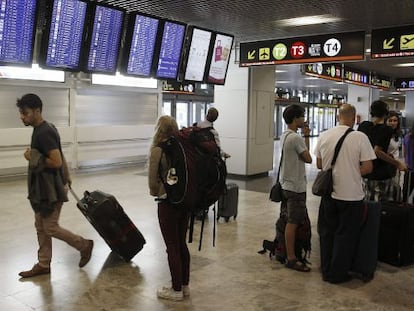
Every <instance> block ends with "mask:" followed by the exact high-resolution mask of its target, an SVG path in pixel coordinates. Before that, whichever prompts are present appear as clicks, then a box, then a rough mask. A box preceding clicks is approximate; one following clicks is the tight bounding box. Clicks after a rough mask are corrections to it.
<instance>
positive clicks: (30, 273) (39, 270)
mask: <svg viewBox="0 0 414 311" xmlns="http://www.w3.org/2000/svg"><path fill="white" fill-rule="evenodd" d="M49 273H50V268H44V267H42V266H40V265H39V264H38V263H37V264H35V265H34V266H33V268H32V269H31V270H27V271H22V272H20V273H19V275H20V276H21V277H22V278H31V277H34V276H38V275H42V274H49Z"/></svg>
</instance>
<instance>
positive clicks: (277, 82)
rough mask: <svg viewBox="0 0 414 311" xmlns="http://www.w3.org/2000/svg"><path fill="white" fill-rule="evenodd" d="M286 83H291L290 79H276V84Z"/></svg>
mask: <svg viewBox="0 0 414 311" xmlns="http://www.w3.org/2000/svg"><path fill="white" fill-rule="evenodd" d="M284 83H290V81H286V80H280V81H279V80H276V85H277V84H284Z"/></svg>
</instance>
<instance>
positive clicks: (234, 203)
mask: <svg viewBox="0 0 414 311" xmlns="http://www.w3.org/2000/svg"><path fill="white" fill-rule="evenodd" d="M226 188H227V190H226V192H225V193H224V194H223V195H221V196H220V198H219V200H218V213H217V220H219V219H220V217H224V219H225V220H226V222H228V221H229V219H230V217H232V216H233V217H234V219H236V217H237V211H238V204H239V186H237V184H235V183H229V184H227V185H226Z"/></svg>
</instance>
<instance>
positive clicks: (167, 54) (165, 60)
mask: <svg viewBox="0 0 414 311" xmlns="http://www.w3.org/2000/svg"><path fill="white" fill-rule="evenodd" d="M184 32H185V26H184V25H181V24H176V23H171V22H165V26H164V32H163V34H162V41H161V50H160V55H159V58H158V66H157V72H156V76H157V78H167V79H168V78H169V79H175V78H177V71H178V66H179V62H180V56H181V47H182V44H183V39H184Z"/></svg>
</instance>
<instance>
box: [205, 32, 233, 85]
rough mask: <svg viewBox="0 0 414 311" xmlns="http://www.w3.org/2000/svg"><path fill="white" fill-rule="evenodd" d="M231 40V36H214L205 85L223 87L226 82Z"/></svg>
mask: <svg viewBox="0 0 414 311" xmlns="http://www.w3.org/2000/svg"><path fill="white" fill-rule="evenodd" d="M233 40H234V37H233V36H232V35H227V34H222V33H217V34H216V37H215V39H214V45H213V50H212V53H211V59H210V65H209V67H208V74H207V79H206V82H207V83H211V84H220V85H223V84H224V82H225V81H226V76H227V69H228V66H229V62H230V52H231V48H232V46H233Z"/></svg>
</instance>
